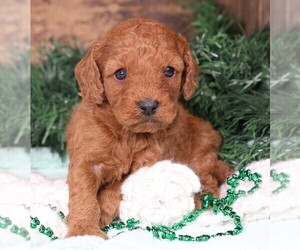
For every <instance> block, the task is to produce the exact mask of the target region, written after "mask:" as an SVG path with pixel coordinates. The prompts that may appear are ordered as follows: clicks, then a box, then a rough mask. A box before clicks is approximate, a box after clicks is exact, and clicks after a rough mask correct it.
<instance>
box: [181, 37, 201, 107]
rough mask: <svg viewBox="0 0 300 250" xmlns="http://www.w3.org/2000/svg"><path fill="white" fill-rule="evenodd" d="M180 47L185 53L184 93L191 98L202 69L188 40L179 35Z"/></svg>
mask: <svg viewBox="0 0 300 250" xmlns="http://www.w3.org/2000/svg"><path fill="white" fill-rule="evenodd" d="M179 49H180V50H181V53H182V54H183V61H184V65H185V69H184V72H183V76H182V94H183V97H184V99H185V100H187V101H188V100H190V99H191V98H192V96H193V94H194V92H195V90H196V88H197V86H198V80H199V79H198V78H199V73H200V70H199V68H198V64H197V63H196V61H195V60H194V58H193V55H192V51H191V49H190V47H189V44H188V42H187V40H186V39H185V38H184V37H183V36H181V35H179Z"/></svg>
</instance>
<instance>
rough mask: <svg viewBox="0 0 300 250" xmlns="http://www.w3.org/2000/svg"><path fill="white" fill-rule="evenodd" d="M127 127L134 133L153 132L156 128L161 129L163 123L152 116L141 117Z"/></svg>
mask: <svg viewBox="0 0 300 250" xmlns="http://www.w3.org/2000/svg"><path fill="white" fill-rule="evenodd" d="M129 128H130V130H131V131H133V132H135V133H155V132H157V131H158V130H160V129H163V128H164V125H163V123H162V122H161V121H159V120H158V119H156V118H154V117H143V118H141V119H140V120H139V121H137V122H136V123H134V124H132V125H131V126H130V127H129Z"/></svg>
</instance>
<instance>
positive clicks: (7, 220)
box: [4, 217, 12, 225]
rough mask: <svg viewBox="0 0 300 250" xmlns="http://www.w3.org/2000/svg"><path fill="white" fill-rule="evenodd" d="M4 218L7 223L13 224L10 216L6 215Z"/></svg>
mask: <svg viewBox="0 0 300 250" xmlns="http://www.w3.org/2000/svg"><path fill="white" fill-rule="evenodd" d="M4 220H5V222H6V224H7V225H11V223H12V222H11V220H10V219H9V218H8V217H5V218H4Z"/></svg>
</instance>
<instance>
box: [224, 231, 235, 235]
mask: <svg viewBox="0 0 300 250" xmlns="http://www.w3.org/2000/svg"><path fill="white" fill-rule="evenodd" d="M226 234H227V235H235V232H234V231H233V230H229V231H227V232H226Z"/></svg>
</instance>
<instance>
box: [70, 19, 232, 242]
mask: <svg viewBox="0 0 300 250" xmlns="http://www.w3.org/2000/svg"><path fill="white" fill-rule="evenodd" d="M168 66H172V67H173V68H174V69H175V71H176V73H175V75H174V76H173V77H165V75H164V70H165V69H166V67H168ZM120 68H125V69H126V71H127V78H126V79H125V80H122V81H120V80H117V79H116V78H115V77H114V73H115V72H116V70H118V69H120ZM75 74H76V78H77V80H78V83H79V86H80V90H81V96H82V97H83V98H82V101H81V103H80V105H79V106H78V107H77V108H76V109H75V110H74V112H73V114H72V117H71V121H70V123H69V125H68V129H67V142H68V153H69V156H70V166H69V173H68V185H69V209H70V212H69V216H68V236H75V235H86V234H87V235H98V236H101V237H103V238H106V237H107V236H106V235H105V234H104V233H103V232H102V231H101V230H100V229H99V226H100V227H103V226H105V225H107V224H108V223H110V222H111V221H112V220H113V219H114V218H115V217H117V216H118V212H119V211H118V210H119V204H120V200H121V191H120V186H121V184H122V182H123V181H124V179H125V178H126V177H127V176H128V175H130V174H131V173H133V172H135V171H136V170H137V169H139V168H141V167H143V166H151V165H153V164H154V163H156V162H157V161H159V160H164V159H169V160H171V161H173V162H177V163H182V164H186V165H188V166H189V167H190V168H191V169H192V170H193V171H194V172H195V173H196V175H197V176H199V178H201V183H202V185H203V190H202V192H203V193H212V194H213V195H215V196H218V194H219V186H220V184H221V183H222V182H223V181H224V180H225V179H226V177H227V176H228V175H229V174H230V173H231V172H232V170H231V168H230V167H228V166H227V165H226V164H225V163H224V162H222V161H220V160H218V157H217V150H218V148H219V146H220V144H221V138H220V135H219V134H218V132H216V131H215V130H214V129H213V128H212V126H211V125H210V123H209V122H207V121H204V120H203V119H201V118H197V117H194V116H192V115H190V114H188V112H187V111H186V110H185V109H184V108H183V107H182V105H181V104H180V103H179V102H178V98H179V96H180V94H182V95H183V97H184V98H185V99H186V100H188V99H189V98H191V96H192V95H193V93H194V91H195V88H196V87H197V83H198V74H199V72H198V66H197V64H196V62H195V61H194V59H193V57H192V53H191V50H190V48H189V46H188V43H187V41H186V39H185V38H183V37H182V36H181V35H178V34H176V33H174V32H173V31H171V30H170V29H169V28H168V27H167V26H165V25H163V24H161V23H159V22H156V21H152V20H148V19H142V18H135V19H129V20H127V21H124V22H122V23H120V24H119V25H117V26H116V27H114V28H113V29H112V30H110V31H109V32H108V33H106V34H105V36H104V37H103V38H102V39H101V40H100V41H96V42H95V43H94V44H93V45H92V46H91V48H90V50H89V51H88V53H87V54H86V56H85V57H84V58H83V59H82V60H81V61H80V62H79V63H78V65H77V66H76V69H75ZM146 98H152V99H153V100H158V102H159V107H158V109H157V111H156V113H155V114H154V115H152V116H150V117H146V116H145V115H143V114H142V113H141V112H140V110H139V108H138V106H137V103H138V102H140V101H142V100H145V99H146ZM199 206H200V202H199V199H197V200H195V207H199Z"/></svg>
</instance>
